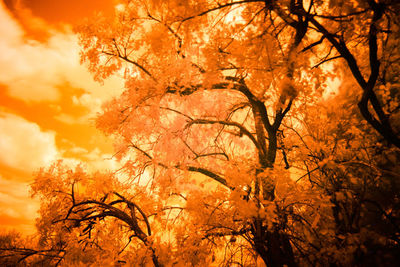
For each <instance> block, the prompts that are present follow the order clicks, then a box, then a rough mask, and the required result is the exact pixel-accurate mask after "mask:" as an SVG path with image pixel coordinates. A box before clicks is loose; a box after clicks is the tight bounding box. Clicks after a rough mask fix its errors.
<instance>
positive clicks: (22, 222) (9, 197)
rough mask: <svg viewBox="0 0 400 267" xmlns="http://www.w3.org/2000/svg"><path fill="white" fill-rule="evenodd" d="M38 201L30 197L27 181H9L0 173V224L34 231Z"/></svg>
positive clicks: (29, 231) (30, 231) (28, 231)
mask: <svg viewBox="0 0 400 267" xmlns="http://www.w3.org/2000/svg"><path fill="white" fill-rule="evenodd" d="M38 208H39V202H38V201H37V200H35V199H32V198H31V197H30V193H29V186H28V184H27V183H23V182H16V181H9V180H6V179H3V177H2V176H1V175H0V226H1V227H2V228H14V229H17V230H19V231H22V232H24V233H26V234H28V233H34V226H33V223H34V218H35V217H36V216H37V213H36V212H37V210H38Z"/></svg>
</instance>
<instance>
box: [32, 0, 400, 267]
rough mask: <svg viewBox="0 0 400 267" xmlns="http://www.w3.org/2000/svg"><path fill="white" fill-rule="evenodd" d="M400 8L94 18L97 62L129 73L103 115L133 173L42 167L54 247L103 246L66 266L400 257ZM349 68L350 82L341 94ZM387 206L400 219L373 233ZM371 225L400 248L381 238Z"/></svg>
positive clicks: (101, 69) (194, 5)
mask: <svg viewBox="0 0 400 267" xmlns="http://www.w3.org/2000/svg"><path fill="white" fill-rule="evenodd" d="M399 10H400V9H399V5H398V4H396V1H381V2H375V1H373V0H370V1H312V0H311V1H305V2H303V1H297V0H296V1H294V0H291V1H256V0H255V1H249V0H248V1H246V0H244V1H156V0H152V1H151V0H148V1H134V0H126V1H121V4H120V5H119V6H118V8H117V9H116V14H115V16H114V17H112V18H104V17H101V16H99V17H96V18H92V19H90V20H88V22H87V23H86V24H85V25H84V26H82V27H80V28H79V34H80V44H81V46H82V54H81V55H82V62H84V63H85V64H87V65H88V67H89V69H90V70H91V71H92V72H93V74H94V77H95V78H96V79H97V80H99V81H102V80H104V79H106V78H107V77H109V76H110V75H113V74H117V75H121V76H123V77H124V79H125V91H124V93H123V94H122V95H121V96H120V97H118V98H115V99H113V100H112V101H110V102H108V103H106V104H105V105H104V106H103V112H102V114H100V115H99V117H98V119H97V126H98V128H100V129H101V130H103V131H104V133H105V134H108V135H110V136H111V137H112V138H114V140H115V144H116V145H115V149H116V151H115V152H116V153H115V158H117V159H118V160H120V161H121V162H122V163H123V164H124V167H123V168H122V169H120V170H119V171H118V172H117V173H114V174H112V173H109V174H100V173H95V174H89V173H87V172H86V171H84V170H83V169H82V167H78V168H77V169H75V170H68V168H67V167H65V166H63V165H62V164H61V163H58V164H56V165H54V166H52V167H51V168H49V169H47V170H42V171H41V172H40V173H39V174H38V176H37V179H36V182H35V184H34V185H33V191H34V193H35V194H38V195H40V196H42V208H41V217H40V219H39V221H38V227H39V229H40V231H41V235H42V239H43V240H42V245H43V246H46V242H49V241H50V240H54V236H57V237H60V238H61V239H63V240H60V241H59V242H64V243H65V242H67V243H71V244H76V245H71V250H70V251H76V248H78V247H79V244H81V245H82V246H83V247H84V248H85V249H89V247H90V249H91V252H92V253H94V254H96V253H97V252H98V253H99V254H97V255H98V256H97V258H96V257H89V258H87V257H86V258H85V257H83V256H80V257H83V258H84V259H82V258H79V257H78V256H76V257H75V256H71V255H76V254H74V253H75V252H71V253H68V249H65V250H66V251H67V252H65V253H66V256H65V259H66V261H65V262H74V261H73V260H74V259H75V260H77V261H81V262H85V261H91V260H92V261H95V260H97V261H104V260H105V258H107V259H108V260H110V261H114V262H115V261H118V260H119V261H120V263H121V262H126V261H130V262H132V261H134V262H136V263H137V262H141V263H142V264H143V265H145V264H146V262H151V263H152V264H154V265H155V266H163V265H174V264H186V265H187V264H192V265H196V266H198V265H200V266H201V265H211V264H214V263H215V262H218V264H219V263H221V264H223V265H235V264H236V265H239V266H253V265H255V264H257V263H260V261H262V262H264V263H265V264H266V265H267V266H284V265H287V266H297V265H299V264H300V265H307V264H311V265H318V264H319V265H322V266H324V265H326V264H337V265H343V264H350V265H352V264H353V265H357V264H361V265H362V264H363V262H362V261H360V257H361V256H362V255H364V254H362V253H363V249H364V250H368V249H373V248H376V247H377V246H379V249H380V251H381V250H382V251H384V252H385V253H386V252H388V251H389V254H390V252H392V251H396V249H397V250H398V245H399V244H398V228H396V227H397V226H396V224H397V221H396V220H398V203H397V202H396V201H398V192H396V191H395V190H392V191H391V190H389V189H388V188H387V183H392V184H395V188H398V183H395V180H394V179H393V175H394V174H393V173H395V172H396V162H397V163H398V147H400V141H399V121H400V119H399V114H400V112H399V111H400V110H399V105H398V103H399V101H398V100H399V80H398V79H399V76H398V75H396V72H397V71H398V66H399V60H400V59H399V55H400V51H399V47H400V46H399V40H400V38H399V32H400V31H399V30H398V29H399V26H400V22H399V20H398V17H397V16H396V14H397V13H396V12H398V11H399ZM334 78H339V79H341V80H343V81H344V82H345V83H344V85H343V86H342V87H343V88H342V89H341V91H340V92H341V94H340V95H339V96H338V97H336V98H334V97H330V98H329V96H326V94H324V92H325V91H326V90H327V89H329V88H328V87H329V85H332V79H334ZM323 96H324V98H325V99H323ZM343 99H344V100H343ZM339 106H342V107H346V110H344V111H343V112H344V114H342V113H340V112H339V111H338V110H337V109H336V110H335V108H336V107H339ZM332 107H333V108H332ZM355 107H357V108H355ZM363 119H365V121H366V122H367V123H366V124H365V123H363V121H364V120H363ZM371 126H372V127H371ZM375 144H379V145H378V147H376V146H375ZM396 147H397V148H396ZM357 150H365V151H364V152H362V151H359V152H357ZM388 151H390V153H387V152H388ZM396 153H397V154H396ZM388 155H390V158H391V160H392V161H394V166H392V165H390V164H389V163H387V162H386V161H384V160H383V159H384V158H385V157H389V156H388ZM371 157H375V158H376V159H375V160H371ZM396 157H397V158H396ZM393 158H394V159H393ZM385 164H386V167H385V166H383V165H385ZM387 164H389V165H390V166H388V165H387ZM360 166H361V167H362V168H363V169H367V170H368V171H359V170H358V169H359V168H360ZM372 170H373V171H372ZM379 179H381V180H382V181H384V182H382V184H377V185H376V184H374V185H372V184H373V181H376V180H379ZM382 188H383V189H385V190H386V191H385V192H389V191H390V195H389V194H388V195H386V199H385V196H377V194H376V193H377V191H379V190H381V189H382ZM369 190H372V191H371V192H370V191H369ZM393 202H395V203H393ZM350 207H351V208H350ZM379 216H380V217H382V216H383V217H385V221H384V222H383V223H382V224H381V225H380V226H381V227H382V228H385V227H391V228H390V229H388V228H387V229H386V230H383V229H382V231H375V230H374V229H373V227H370V225H371V223H376V222H377V219H376V218H378V217H379ZM360 217H362V219H360ZM362 229H366V230H365V231H364V232H363V230H362ZM372 232H373V233H376V235H377V236H379V237H380V238H382V239H383V240H384V241H382V242H381V243H379V244H377V243H374V244H373V245H368V246H365V244H366V243H365V242H367V241H365V242H364V241H362V240H364V239H366V238H365V235H366V233H372ZM79 233H80V235H79ZM361 233H362V234H361ZM357 234H358V235H357ZM110 236H111V238H110ZM360 236H361V237H360ZM363 238H364V239H363ZM64 239H65V240H64ZM354 240H356V241H354ZM360 240H361V241H360ZM52 242H54V241H52ZM363 242H364V243H365V244H364V243H363ZM368 242H369V241H368ZM83 244H84V245H83ZM126 244H128V245H126ZM368 244H369V243H368ZM63 249H64V248H63ZM96 251H97V252H96ZM101 251H106V252H101ZM364 252H365V251H364ZM68 255H69V256H68ZM360 255H361V256H360ZM368 255H370V254H368ZM385 255H386V254H385ZM68 257H69V258H68ZM74 257H75V258H74ZM371 257H372V256H371ZM385 259H386V260H387V262H391V261H392V262H394V260H393V258H392V257H386V258H385ZM381 263H382V264H383V263H386V262H385V261H382V262H381Z"/></svg>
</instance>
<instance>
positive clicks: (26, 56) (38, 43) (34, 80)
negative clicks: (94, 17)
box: [0, 0, 123, 234]
mask: <svg viewBox="0 0 400 267" xmlns="http://www.w3.org/2000/svg"><path fill="white" fill-rule="evenodd" d="M113 4H114V0H84V1H82V0H68V1H67V0H58V1H54V0H4V1H3V0H0V34H1V38H0V49H1V53H0V69H1V72H0V151H1V153H0V231H1V230H4V229H10V228H15V229H16V230H18V231H22V232H23V233H25V234H32V233H34V227H33V224H34V218H35V216H36V210H37V208H38V203H37V201H35V200H32V199H30V197H29V183H31V182H32V181H33V175H32V173H33V172H34V171H35V170H37V169H38V168H40V167H41V166H46V165H48V164H49V163H50V162H52V161H54V160H56V159H65V160H66V161H68V162H71V164H73V163H75V162H77V160H81V161H85V162H88V164H90V165H91V166H94V167H97V166H102V167H111V166H112V164H114V163H113V162H111V161H109V162H108V163H107V161H106V163H104V160H103V159H104V158H107V157H110V153H112V146H111V142H110V141H109V140H108V139H107V138H106V137H104V136H103V135H102V134H101V133H99V132H98V131H97V130H96V129H95V127H94V119H93V118H94V116H95V114H96V112H98V111H99V110H100V106H101V103H102V102H104V101H106V100H107V99H110V98H111V97H113V96H115V95H117V94H119V93H120V92H121V89H122V86H123V85H122V80H121V79H120V78H118V77H112V78H110V79H109V80H107V81H105V83H104V84H103V85H101V84H98V83H96V82H94V81H93V79H92V78H91V75H90V74H89V73H88V71H87V70H86V68H85V67H84V66H81V65H80V64H79V46H78V44H77V38H76V36H75V35H74V34H73V32H72V30H71V29H72V27H73V26H74V25H76V24H78V23H81V22H82V20H83V18H84V17H86V16H90V15H91V14H93V12H103V13H106V14H107V13H110V12H112V10H113Z"/></svg>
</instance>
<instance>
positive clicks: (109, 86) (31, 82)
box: [0, 2, 123, 101]
mask: <svg viewBox="0 0 400 267" xmlns="http://www.w3.org/2000/svg"><path fill="white" fill-rule="evenodd" d="M35 19H36V18H34V17H32V18H31V20H32V21H33V22H34V21H36V20H35ZM48 31H49V34H50V36H49V38H48V39H47V40H46V42H45V43H42V42H38V41H35V40H32V39H27V38H26V37H25V31H24V29H23V28H22V27H21V25H20V24H18V23H17V22H16V21H15V20H14V18H13V17H12V16H11V15H10V13H9V12H7V10H6V8H5V6H4V4H3V2H0V34H1V36H2V37H1V39H0V51H1V53H0V69H1V70H2V71H1V72H0V83H3V84H5V85H7V87H8V92H9V94H10V95H11V96H12V97H15V98H19V99H22V100H25V101H44V100H47V101H57V100H58V99H59V97H60V95H61V94H60V91H59V90H60V88H61V87H62V85H64V84H69V85H70V86H71V87H74V88H81V89H84V90H85V91H87V92H89V93H91V94H93V95H94V96H95V97H96V98H99V99H101V100H106V99H108V98H109V97H112V96H115V95H116V94H119V93H120V90H121V89H122V88H123V81H122V79H120V78H118V77H112V78H110V79H109V80H107V81H105V83H104V84H103V85H101V84H99V83H97V82H95V81H94V80H93V78H92V76H91V74H90V73H89V72H88V70H87V69H86V67H84V66H82V65H81V64H80V58H79V51H80V48H79V45H78V38H77V36H76V35H75V34H73V33H72V31H71V30H69V31H68V30H66V31H65V32H60V31H56V30H54V29H52V28H51V27H50V26H49V29H48Z"/></svg>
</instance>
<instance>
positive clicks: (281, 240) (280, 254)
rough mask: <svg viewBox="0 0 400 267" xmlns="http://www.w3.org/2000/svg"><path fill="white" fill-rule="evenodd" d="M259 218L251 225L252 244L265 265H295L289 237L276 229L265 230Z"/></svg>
mask: <svg viewBox="0 0 400 267" xmlns="http://www.w3.org/2000/svg"><path fill="white" fill-rule="evenodd" d="M266 228H267V227H266V226H262V221H261V220H260V219H255V221H254V226H253V227H252V233H253V246H254V249H255V250H256V251H257V253H258V255H259V256H260V257H261V258H262V259H263V261H264V263H265V265H266V266H267V267H282V266H285V265H286V266H288V267H296V266H297V264H296V262H295V260H294V255H293V250H292V246H291V244H290V241H289V238H288V237H287V236H286V235H285V234H283V233H281V232H279V231H278V230H272V231H270V230H267V229H266Z"/></svg>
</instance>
